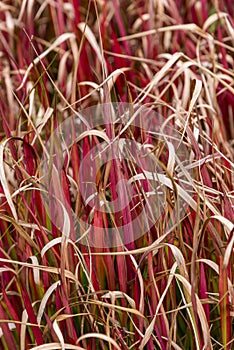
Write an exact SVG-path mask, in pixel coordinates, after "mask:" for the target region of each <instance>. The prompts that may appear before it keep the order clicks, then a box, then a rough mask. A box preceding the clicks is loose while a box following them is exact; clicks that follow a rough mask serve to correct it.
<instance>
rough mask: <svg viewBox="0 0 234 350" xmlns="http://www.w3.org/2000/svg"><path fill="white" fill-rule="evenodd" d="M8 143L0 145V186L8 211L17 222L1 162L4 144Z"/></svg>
mask: <svg viewBox="0 0 234 350" xmlns="http://www.w3.org/2000/svg"><path fill="white" fill-rule="evenodd" d="M9 141H10V140H9V139H6V140H5V141H3V142H2V143H1V144H0V182H1V184H2V188H3V191H4V193H5V196H6V200H7V203H8V205H9V207H10V209H11V212H12V215H13V218H14V220H15V221H16V222H17V221H18V215H17V212H16V209H15V206H14V203H13V201H12V197H11V193H10V190H9V187H8V181H7V179H6V174H5V171H4V160H3V159H4V150H5V146H6V144H7V143H8V142H9Z"/></svg>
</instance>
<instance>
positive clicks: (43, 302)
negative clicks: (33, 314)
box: [37, 280, 61, 326]
mask: <svg viewBox="0 0 234 350" xmlns="http://www.w3.org/2000/svg"><path fill="white" fill-rule="evenodd" d="M60 285H61V281H60V280H59V281H57V282H54V283H53V284H52V285H51V286H50V287H49V288H48V289H47V291H46V292H45V294H44V295H43V298H42V299H41V303H40V306H39V309H38V312H37V323H38V325H39V326H40V324H41V319H42V316H43V313H44V310H45V307H46V304H47V301H48V299H49V298H50V296H51V294H52V293H53V292H54V291H55V289H56V288H57V287H58V286H60Z"/></svg>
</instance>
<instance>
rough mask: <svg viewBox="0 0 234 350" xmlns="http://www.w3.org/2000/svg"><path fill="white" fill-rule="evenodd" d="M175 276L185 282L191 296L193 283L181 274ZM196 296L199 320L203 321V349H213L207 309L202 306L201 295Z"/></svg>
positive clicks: (184, 284)
mask: <svg viewBox="0 0 234 350" xmlns="http://www.w3.org/2000/svg"><path fill="white" fill-rule="evenodd" d="M175 277H176V279H178V280H179V281H180V282H181V283H182V284H183V286H184V287H185V289H186V291H187V293H188V295H189V296H191V290H192V287H191V284H190V283H189V282H188V280H187V279H186V278H184V277H183V276H181V275H179V274H175ZM195 297H196V303H197V312H198V316H199V320H200V322H201V329H202V333H203V341H204V348H203V349H210V350H211V349H213V346H212V342H211V339H210V330H209V325H208V323H207V318H206V315H205V311H204V309H203V306H202V304H201V301H200V299H199V297H198V296H197V294H195ZM191 322H193V321H192V320H191ZM195 327H196V326H194V328H195ZM195 337H196V334H195ZM197 350H200V349H197Z"/></svg>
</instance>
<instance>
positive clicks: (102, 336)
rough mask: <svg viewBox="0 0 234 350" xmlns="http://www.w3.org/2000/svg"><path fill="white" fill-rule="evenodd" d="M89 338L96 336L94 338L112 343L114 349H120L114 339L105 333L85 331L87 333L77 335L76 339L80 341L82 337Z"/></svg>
mask: <svg viewBox="0 0 234 350" xmlns="http://www.w3.org/2000/svg"><path fill="white" fill-rule="evenodd" d="M89 338H96V339H100V340H104V341H106V342H108V343H110V344H112V345H113V346H114V348H115V349H117V350H121V348H120V347H119V345H118V344H117V343H116V341H115V340H114V339H112V338H111V337H109V336H107V335H105V334H101V333H87V334H84V335H82V336H81V337H79V339H77V342H80V341H81V340H83V339H89Z"/></svg>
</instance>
